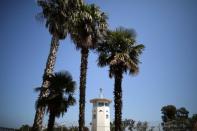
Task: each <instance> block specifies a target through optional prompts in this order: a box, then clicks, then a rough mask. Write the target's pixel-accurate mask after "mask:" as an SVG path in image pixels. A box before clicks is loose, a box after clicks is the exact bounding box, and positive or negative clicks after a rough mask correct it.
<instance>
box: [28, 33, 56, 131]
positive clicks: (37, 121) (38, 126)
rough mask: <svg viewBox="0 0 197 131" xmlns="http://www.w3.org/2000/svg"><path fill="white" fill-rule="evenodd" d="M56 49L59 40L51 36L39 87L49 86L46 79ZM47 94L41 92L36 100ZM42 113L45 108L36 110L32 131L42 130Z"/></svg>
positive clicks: (53, 62)
mask: <svg viewBox="0 0 197 131" xmlns="http://www.w3.org/2000/svg"><path fill="white" fill-rule="evenodd" d="M58 47H59V38H58V36H56V35H53V37H52V40H51V48H50V53H49V56H48V58H47V63H46V68H45V70H44V75H43V82H42V86H41V87H42V88H47V87H48V85H49V81H48V79H47V78H48V77H50V75H51V74H52V73H53V70H54V66H55V61H56V55H57V51H58ZM47 94H48V93H47V91H41V92H40V95H39V98H38V99H40V98H42V97H45V96H47ZM44 112H45V108H43V107H40V108H37V109H36V113H35V118H34V123H33V127H32V130H33V131H41V130H42V122H43V117H44Z"/></svg>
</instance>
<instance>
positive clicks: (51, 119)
mask: <svg viewBox="0 0 197 131" xmlns="http://www.w3.org/2000/svg"><path fill="white" fill-rule="evenodd" d="M54 123H55V115H54V113H50V115H49V121H48V127H47V131H53V127H54Z"/></svg>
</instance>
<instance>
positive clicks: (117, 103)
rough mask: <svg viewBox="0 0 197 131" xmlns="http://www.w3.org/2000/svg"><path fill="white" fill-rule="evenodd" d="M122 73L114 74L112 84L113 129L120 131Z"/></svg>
mask: <svg viewBox="0 0 197 131" xmlns="http://www.w3.org/2000/svg"><path fill="white" fill-rule="evenodd" d="M121 84H122V73H121V72H118V73H116V75H115V85H114V108H115V131H121V122H122V87H121Z"/></svg>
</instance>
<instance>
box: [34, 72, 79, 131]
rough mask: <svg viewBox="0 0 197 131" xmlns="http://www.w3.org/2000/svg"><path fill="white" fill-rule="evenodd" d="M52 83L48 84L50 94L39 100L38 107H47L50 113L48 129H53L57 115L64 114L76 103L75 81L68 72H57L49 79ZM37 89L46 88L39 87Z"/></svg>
mask: <svg viewBox="0 0 197 131" xmlns="http://www.w3.org/2000/svg"><path fill="white" fill-rule="evenodd" d="M48 80H49V81H50V85H49V86H48V89H47V90H48V91H49V94H48V95H47V97H42V98H40V99H38V100H37V102H36V107H37V108H38V107H46V110H47V113H49V120H48V129H47V131H53V127H54V123H55V117H60V116H61V115H62V116H63V115H64V113H65V112H67V109H68V108H69V106H72V105H74V104H75V98H74V97H73V94H74V91H75V85H76V84H75V81H73V79H72V76H71V75H70V74H69V73H68V72H57V73H55V74H54V75H52V76H51V77H50V78H49V79H48ZM36 90H37V91H42V90H45V88H42V87H41V88H37V89H36Z"/></svg>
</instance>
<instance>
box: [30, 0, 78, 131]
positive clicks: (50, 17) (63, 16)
mask: <svg viewBox="0 0 197 131" xmlns="http://www.w3.org/2000/svg"><path fill="white" fill-rule="evenodd" d="M80 4H81V3H80V0H73V1H68V0H38V5H39V6H40V7H41V8H42V12H41V13H39V16H41V17H39V18H42V19H45V21H46V27H47V28H48V30H49V32H50V34H51V35H52V39H51V47H50V53H49V55H48V58H47V62H46V67H45V70H44V75H43V82H42V86H41V87H42V88H47V87H48V85H49V81H48V79H47V78H49V77H50V75H51V74H52V73H53V70H54V66H55V61H56V55H57V51H58V47H59V40H60V39H65V37H66V36H67V33H68V25H69V24H68V23H69V22H68V21H69V18H70V17H69V16H70V15H71V14H72V13H73V12H74V10H75V9H77V8H78V7H79V5H80ZM70 7H72V8H70ZM47 94H48V93H47V90H42V91H41V92H40V95H39V99H40V98H42V97H46V96H47ZM44 111H45V108H44V107H39V108H37V109H36V113H35V118H34V123H33V130H34V131H40V130H41V129H42V121H43V117H44Z"/></svg>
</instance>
